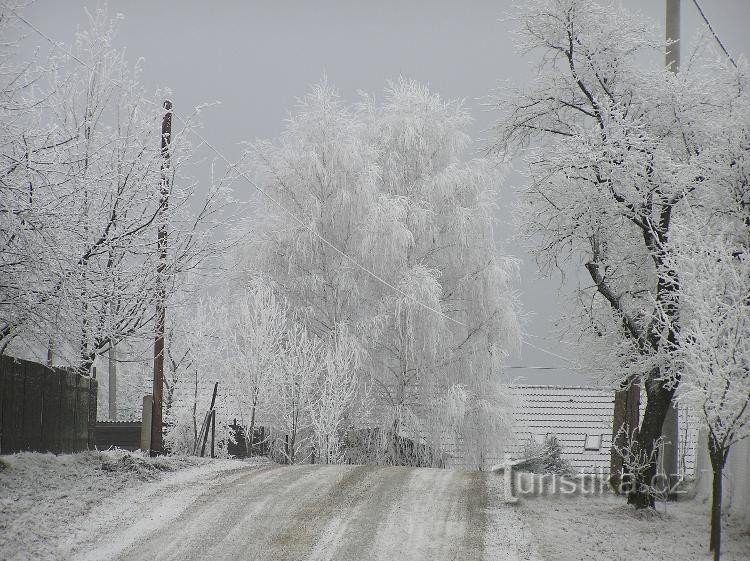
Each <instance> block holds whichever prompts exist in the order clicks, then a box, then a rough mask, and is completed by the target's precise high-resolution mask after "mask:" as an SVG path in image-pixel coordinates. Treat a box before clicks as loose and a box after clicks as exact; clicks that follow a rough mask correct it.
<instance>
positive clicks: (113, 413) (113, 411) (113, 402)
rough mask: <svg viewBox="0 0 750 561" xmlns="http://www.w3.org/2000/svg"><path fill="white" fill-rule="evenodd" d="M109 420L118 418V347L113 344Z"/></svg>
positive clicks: (110, 360)
mask: <svg viewBox="0 0 750 561" xmlns="http://www.w3.org/2000/svg"><path fill="white" fill-rule="evenodd" d="M108 366H109V386H108V388H109V390H108V397H109V420H110V421H116V420H117V349H116V348H115V345H114V344H112V345H110V347H109V364H108Z"/></svg>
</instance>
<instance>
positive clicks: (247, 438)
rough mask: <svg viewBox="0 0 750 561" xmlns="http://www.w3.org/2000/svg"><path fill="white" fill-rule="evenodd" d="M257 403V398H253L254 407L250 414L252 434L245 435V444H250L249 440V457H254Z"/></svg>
mask: <svg viewBox="0 0 750 561" xmlns="http://www.w3.org/2000/svg"><path fill="white" fill-rule="evenodd" d="M256 404H257V398H256V399H255V400H253V409H252V413H251V414H250V435H249V436H248V435H245V446H248V442H249V446H250V448H249V450H248V454H247V456H248V458H252V457H253V445H254V444H255V407H256Z"/></svg>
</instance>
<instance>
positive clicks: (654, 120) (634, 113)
mask: <svg viewBox="0 0 750 561" xmlns="http://www.w3.org/2000/svg"><path fill="white" fill-rule="evenodd" d="M517 20H518V31H517V35H516V39H517V44H518V47H519V49H520V50H521V51H523V52H533V53H538V55H539V59H538V60H539V61H540V62H539V68H538V75H537V77H536V78H535V80H534V81H533V83H532V84H531V85H530V86H529V87H528V88H526V89H524V90H509V91H507V92H504V94H503V95H502V96H501V97H500V98H499V100H498V107H499V109H500V110H501V111H503V112H504V116H503V119H502V120H501V121H500V122H499V124H498V125H497V128H496V143H495V145H494V146H493V149H494V150H495V151H496V152H497V153H498V154H500V155H501V156H503V157H510V156H512V155H513V154H515V153H517V151H518V150H519V149H527V151H526V160H527V163H528V167H529V183H528V186H527V187H526V188H525V189H524V190H523V192H522V193H521V195H520V197H521V203H520V214H519V218H520V220H519V222H520V223H521V224H523V225H524V226H523V227H524V230H525V232H524V233H525V234H526V235H527V236H528V239H529V241H530V242H531V244H532V245H533V246H534V247H535V248H536V251H537V256H538V259H539V260H540V262H541V263H542V264H543V265H547V266H548V267H553V266H555V264H556V263H558V262H562V261H573V262H580V263H582V264H583V265H584V267H585V271H586V274H587V276H588V278H589V279H590V286H588V287H585V288H583V289H582V290H581V291H580V293H579V302H578V306H577V310H576V312H575V314H576V316H577V318H576V319H577V321H576V323H577V326H578V327H579V328H580V331H579V334H580V336H581V338H582V339H585V340H586V341H587V344H586V345H585V346H586V347H588V348H590V349H594V353H593V355H594V356H595V361H596V364H597V366H598V367H599V368H597V369H596V370H597V371H599V372H602V373H603V376H605V377H606V378H607V381H608V382H610V383H612V384H613V385H614V386H615V387H619V386H620V384H623V383H624V384H631V383H641V384H642V385H643V387H644V388H645V390H646V394H647V399H648V401H647V405H646V409H645V412H644V415H643V420H642V423H641V426H640V430H639V432H638V436H637V439H638V442H637V445H638V447H639V448H640V450H641V452H642V453H643V455H644V457H653V455H652V454H651V451H652V449H653V446H654V442H655V441H656V440H657V439H658V437H659V436H660V434H661V428H662V423H663V420H664V417H665V415H666V412H667V408H668V407H669V404H670V403H671V401H672V398H673V395H674V392H675V388H676V386H677V385H678V383H679V378H675V377H674V376H673V370H672V368H671V365H672V364H673V362H674V356H673V353H674V352H675V350H676V349H677V347H679V345H680V327H681V325H680V304H679V301H680V294H679V290H680V283H681V279H680V272H679V270H677V268H676V267H677V266H676V264H675V262H674V260H673V259H672V258H671V253H672V249H671V246H670V242H671V239H672V235H673V227H674V225H675V223H677V222H679V220H680V216H681V214H682V213H683V212H684V211H685V208H686V207H688V206H690V205H691V204H693V202H694V201H696V200H699V199H700V197H702V196H703V193H705V192H707V191H710V190H711V189H712V182H711V177H712V176H711V175H706V165H707V163H708V161H709V160H710V158H708V157H706V155H707V154H714V155H716V154H717V152H715V151H714V150H713V148H712V146H713V145H714V144H715V143H716V141H717V140H718V139H719V138H721V135H722V134H723V133H722V132H721V129H719V128H717V127H716V123H731V122H733V121H735V122H736V121H742V120H744V119H746V117H745V116H744V115H743V109H742V104H738V103H737V101H738V94H737V92H738V84H739V83H741V82H742V80H743V79H741V78H740V79H739V82H738V73H737V71H736V70H735V69H734V68H733V67H731V66H730V65H729V63H728V61H727V60H726V59H725V58H721V57H718V56H714V55H713V54H712V53H710V52H706V46H705V45H704V44H701V45H700V49H699V50H698V51H697V52H696V53H693V56H692V57H691V59H690V60H689V62H688V63H687V64H686V65H685V66H684V67H683V68H681V69H680V72H679V73H678V74H676V75H675V74H673V73H672V72H670V71H668V70H666V69H664V68H662V65H661V64H660V62H659V63H657V64H655V65H654V66H653V67H652V68H649V67H648V61H649V60H652V61H661V60H663V52H664V51H663V49H664V43H663V40H662V39H661V38H660V36H659V35H658V34H657V33H655V32H654V29H652V27H651V26H650V25H648V24H647V23H645V22H643V21H642V20H640V19H639V18H638V17H635V16H633V15H632V14H630V13H628V12H627V11H625V10H624V9H621V8H617V7H615V6H610V5H607V6H606V7H603V6H600V5H598V4H596V3H594V2H592V1H590V0H549V1H532V2H527V3H524V4H523V6H522V7H520V8H519V13H518V15H517ZM733 127H734V125H730V130H731V128H733ZM717 135H718V136H717ZM745 146H746V145H745ZM745 150H746V148H745ZM730 160H731V158H730V159H727V158H724V157H721V158H719V159H717V160H715V161H714V163H713V165H714V167H715V168H722V169H723V170H724V171H726V170H727V169H728V167H727V166H731V165H732V164H731V162H730ZM722 173H723V171H722ZM712 174H715V170H714V171H712ZM594 356H592V359H593V358H594ZM608 367H609V368H608ZM611 373H614V376H612V374H611ZM655 468H656V465H655V462H651V465H650V468H649V469H648V470H645V471H644V473H643V478H642V479H643V480H642V481H637V482H636V484H637V485H636V486H635V488H634V491H633V492H632V493H630V496H629V501H630V502H632V503H634V504H636V505H637V506H649V505H653V497H649V496H648V493H641V492H639V491H638V487H639V485H638V484H642V485H640V486H641V487H642V488H647V487H648V481H647V480H650V479H651V478H652V477H653V475H654V474H655Z"/></svg>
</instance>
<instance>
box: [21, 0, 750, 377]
mask: <svg viewBox="0 0 750 561" xmlns="http://www.w3.org/2000/svg"><path fill="white" fill-rule="evenodd" d="M621 3H622V4H623V5H624V6H626V7H627V8H629V9H634V10H639V11H641V12H643V13H644V14H645V15H647V16H648V17H651V18H653V19H654V20H655V21H657V23H659V24H660V25H662V26H663V20H664V5H665V0H651V1H648V0H622V2H621ZM511 4H512V2H511V1H510V0H494V1H491V0H486V1H478V0H477V1H470V0H454V1H443V0H420V1H413V2H407V1H398V0H371V1H369V2H364V1H351V0H350V1H343V0H342V1H332V0H318V1H316V2H302V1H297V2H291V1H282V0H275V1H260V0H256V1H245V2H240V1H236V2H220V1H209V0H204V1H195V0H192V1H190V0H169V1H157V0H150V1H146V0H143V1H129V2H127V1H115V0H111V1H110V2H109V11H110V12H111V13H112V14H113V15H114V14H115V13H118V12H121V13H123V14H124V15H125V20H124V21H123V22H122V24H121V26H120V31H119V38H118V43H119V44H120V45H122V46H124V47H127V51H128V58H129V60H130V61H131V62H132V61H135V60H136V59H137V58H141V57H142V58H144V59H145V61H144V65H143V71H144V72H143V82H144V84H145V86H146V89H147V90H149V91H153V90H155V89H156V88H158V87H162V86H166V87H169V88H170V89H171V90H172V91H173V92H174V95H173V100H174V102H175V108H176V110H178V111H184V112H189V110H190V108H192V107H193V106H195V105H197V104H200V103H205V102H210V101H216V100H219V101H221V102H222V104H221V105H220V106H219V107H215V108H212V109H210V110H208V111H206V112H204V113H203V115H202V121H203V123H204V125H205V127H204V130H203V134H204V135H205V136H206V138H207V139H208V140H209V141H210V142H212V143H213V144H214V145H215V146H216V147H217V148H218V149H219V150H220V151H221V152H223V153H224V154H225V155H226V156H227V157H228V158H229V159H230V160H235V159H237V158H238V157H239V156H240V154H241V147H240V145H239V143H240V142H241V141H243V140H253V139H255V138H271V137H276V136H278V134H279V133H280V132H281V129H282V127H283V121H284V119H285V118H286V116H287V112H288V111H289V109H291V108H292V107H293V105H294V103H295V98H296V97H299V96H301V95H303V94H304V93H305V92H306V90H307V88H308V86H309V85H310V84H313V83H315V82H317V81H318V80H320V78H321V77H322V76H323V75H324V74H327V75H328V77H329V80H330V82H331V83H333V84H335V85H336V86H337V87H338V88H339V90H340V91H341V93H342V94H343V96H344V97H345V98H346V99H349V100H355V99H356V95H357V91H358V90H364V91H366V92H368V93H375V94H376V95H377V94H378V93H379V92H380V91H382V89H383V87H384V86H385V84H386V81H387V80H388V79H393V78H396V77H398V76H399V75H400V74H403V75H404V76H408V77H411V78H415V79H417V80H420V81H422V82H425V83H428V84H429V85H430V86H431V88H432V89H433V90H434V91H436V92H438V93H440V94H441V95H442V96H443V97H445V98H461V99H465V101H466V105H467V107H468V108H469V109H470V110H471V112H472V115H473V116H474V118H475V122H474V124H473V126H472V130H471V131H470V132H471V134H472V136H473V137H474V138H475V139H479V138H480V137H481V136H482V131H483V130H485V129H486V128H487V127H489V126H490V125H491V124H492V122H493V120H494V119H495V118H496V115H495V114H493V113H491V112H487V111H485V110H483V108H482V106H481V102H480V99H481V98H482V97H484V96H487V95H488V94H489V93H490V92H491V90H492V89H493V88H494V87H496V86H497V84H498V82H499V81H501V80H508V81H510V82H511V83H515V84H519V85H521V84H523V83H524V82H526V81H527V80H528V78H529V76H530V75H531V68H530V61H528V60H523V59H521V58H519V57H518V56H517V55H515V53H514V52H513V46H512V42H511V38H510V35H509V27H508V24H507V23H505V22H502V21H500V20H501V18H502V17H503V15H504V14H506V13H507V12H508V11H509V10H510V9H511ZM701 5H702V7H703V9H704V11H705V12H706V15H707V17H708V18H709V19H710V20H711V23H712V25H713V27H714V29H715V30H716V32H717V33H718V34H719V36H720V37H721V38H722V40H723V41H724V43H725V45H726V47H727V48H728V49H729V51H730V52H731V53H733V54H738V53H743V54H745V55H747V54H748V53H749V52H750V34H748V25H750V1H748V0H701ZM85 6H88V7H89V8H90V9H94V8H95V7H96V6H97V2H96V1H80V0H75V1H60V0H37V1H36V2H35V3H34V4H32V5H31V6H30V7H29V8H28V9H27V10H26V11H25V12H24V13H25V16H26V17H27V18H28V19H29V21H31V22H32V23H33V24H34V25H35V26H37V27H38V28H39V29H40V30H41V31H42V32H44V33H45V34H47V35H48V36H50V37H51V38H53V39H54V40H55V41H62V42H64V43H66V44H70V43H71V41H72V39H73V34H74V32H75V30H76V27H77V26H79V25H82V24H84V23H85V13H84V11H83V8H84V7H85ZM699 24H700V21H699V15H698V13H697V10H696V9H695V7H694V5H693V1H692V0H683V1H682V34H683V41H684V42H685V43H687V42H688V41H689V40H690V39H692V38H694V37H695V35H696V34H697V32H698V29H699ZM33 45H40V46H42V47H43V48H46V47H45V46H44V44H43V40H42V39H41V38H39V37H38V36H31V35H30V36H29V37H28V39H27V41H26V45H25V47H27V48H28V49H30V48H31V47H32V46H33ZM688 48H689V47H688V45H687V44H685V46H684V47H683V49H684V50H683V52H687V49H688ZM24 50H26V49H24ZM683 56H684V55H683ZM476 147H477V148H481V143H477V146H476ZM206 167H208V166H206ZM204 173H205V175H199V179H204V180H205V179H206V178H207V177H208V173H207V172H204ZM520 180H521V179H520V177H519V176H517V175H512V176H510V177H509V181H508V183H509V185H506V189H505V194H504V195H502V196H501V199H500V205H501V207H502V206H504V203H503V201H507V200H508V199H509V195H508V188H509V187H510V186H511V185H512V184H513V183H517V182H518V181H520ZM235 189H236V192H237V196H238V197H240V198H242V199H250V198H251V197H254V196H255V194H254V193H252V187H251V186H249V185H247V184H241V183H238V184H236V186H235ZM500 215H501V217H507V213H506V212H504V211H503V209H502V208H501V211H500ZM511 234H512V233H511V232H510V229H509V228H504V229H502V228H501V229H500V235H501V236H502V238H503V239H505V238H508V237H509V236H510V235H511ZM505 250H506V251H508V252H510V253H512V254H514V255H516V256H518V257H519V258H520V259H522V261H523V266H522V271H521V273H522V283H521V286H520V287H519V289H520V290H521V296H522V301H523V305H524V308H525V311H526V312H528V313H530V314H531V317H530V318H529V323H528V325H527V326H526V331H527V332H528V333H529V334H531V335H533V337H529V342H530V343H532V344H534V345H536V346H539V347H544V348H546V349H550V350H552V351H554V352H556V353H559V354H562V355H571V354H572V350H571V349H569V348H567V347H566V346H565V345H564V344H561V343H557V342H556V341H555V339H556V337H555V335H554V329H553V327H552V322H553V321H555V320H556V319H557V318H558V317H559V316H560V314H561V313H562V308H561V305H560V300H561V299H562V298H564V297H565V295H566V294H567V293H568V292H569V290H570V284H571V283H568V285H563V286H562V288H561V284H560V280H559V279H555V280H540V279H537V278H536V276H537V273H536V267H535V265H534V263H533V262H532V261H531V259H530V258H529V257H528V255H527V254H526V253H525V252H524V251H523V249H522V248H518V247H515V246H514V244H513V242H512V241H511V240H507V241H506V242H505ZM574 276H575V275H573V277H574ZM573 282H574V281H573ZM510 363H511V364H515V365H533V366H556V367H557V366H564V363H563V362H562V361H561V360H559V359H556V358H554V357H552V356H549V355H547V354H545V353H542V352H541V351H539V350H536V349H534V348H532V347H530V346H528V345H525V346H524V348H523V349H522V352H521V353H520V355H517V356H513V357H512V360H511V361H510ZM510 373H511V374H512V375H518V376H524V377H525V379H526V381H527V382H531V383H586V381H587V380H586V378H585V377H584V375H582V374H580V373H573V372H570V371H568V370H565V369H562V370H559V371H544V370H541V371H540V370H523V369H514V370H511V371H510Z"/></svg>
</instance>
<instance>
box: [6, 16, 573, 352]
mask: <svg viewBox="0 0 750 561" xmlns="http://www.w3.org/2000/svg"><path fill="white" fill-rule="evenodd" d="M2 5H3V6H4V7H5V8H6V9H7V10H8V11H10V13H12V14H13V15H14V16H15V17H16V18H18V19H19V20H20V21H21V22H23V23H24V24H25V25H26V26H28V27H29V28H30V29H31V30H33V31H34V32H35V33H36V34H38V35H39V36H40V37H42V38H44V39H45V40H46V41H47V42H48V43H49V44H50V45H52V47H53V48H55V49H57V50H59V51H60V52H62V53H63V54H65V55H67V56H69V57H70V58H72V59H73V60H75V61H76V62H78V63H79V64H80V65H82V66H83V67H85V68H88V69H89V70H90V71H91V72H93V73H95V74H97V75H99V76H100V77H101V78H104V79H106V80H108V81H109V82H110V83H112V84H114V85H115V86H117V87H118V88H120V89H124V85H123V84H122V83H121V82H119V81H118V80H115V79H114V78H111V77H109V76H102V74H101V72H100V71H99V70H96V69H95V68H92V67H91V65H89V64H88V63H86V62H84V61H83V60H81V59H80V58H78V57H77V56H76V55H74V54H73V53H72V52H70V51H69V50H68V49H65V48H64V47H63V46H62V45H61V44H59V43H57V42H56V41H54V40H53V39H52V38H50V37H49V36H48V35H46V34H45V33H44V32H43V31H41V30H40V29H38V28H37V27H36V26H35V25H34V24H32V23H31V22H30V21H28V20H27V19H26V18H24V17H23V16H22V15H20V14H19V13H18V12H16V11H15V10H14V9H13V8H11V7H9V6H8V5H7V4H4V3H3V4H2ZM138 97H139V99H141V100H142V101H144V102H146V103H148V104H150V105H152V106H154V107H158V108H161V104H159V103H156V102H154V101H151V100H150V99H148V98H146V97H144V96H138ZM171 111H172V114H173V115H174V116H175V117H176V118H177V119H178V120H179V121H180V122H181V123H182V124H183V125H185V126H187V125H188V123H187V121H186V120H185V119H183V118H182V117H180V115H179V113H177V112H176V111H175V110H174V108H172V110H171ZM191 132H192V133H193V134H195V135H196V137H198V138H199V139H200V140H201V141H202V142H203V143H204V144H205V145H206V146H207V147H208V148H209V149H210V150H211V151H212V152H213V153H214V154H216V156H218V157H219V158H220V159H221V160H222V161H224V162H225V163H226V164H227V165H229V166H230V167H232V166H233V165H234V164H233V163H232V162H231V161H230V160H229V159H228V158H227V157H226V156H225V155H224V154H223V153H222V152H220V151H219V150H218V149H217V148H216V147H215V146H214V145H213V144H212V143H211V142H209V141H208V139H207V138H205V137H204V136H203V135H202V134H200V133H199V132H198V131H196V130H194V129H193V130H192V131H191ZM239 176H240V177H242V178H243V179H245V180H246V181H247V182H248V183H249V184H250V185H251V186H252V187H253V188H254V189H256V190H257V191H258V192H259V193H261V194H262V195H263V196H264V197H266V198H267V199H268V200H269V201H271V202H272V203H273V204H275V205H276V206H277V207H279V208H280V209H281V210H282V211H283V212H285V213H286V214H288V215H289V216H290V217H291V218H292V219H293V220H294V221H295V222H297V223H298V224H299V225H300V226H302V227H303V228H304V229H306V230H308V231H309V232H310V233H311V234H312V235H313V236H315V237H316V238H317V239H318V240H320V241H321V242H322V243H323V244H324V245H326V246H327V247H329V248H331V249H332V250H333V251H334V252H335V253H337V254H339V255H340V256H341V257H343V258H344V259H345V260H347V261H348V262H350V263H351V264H352V265H354V266H355V267H356V268H357V269H359V270H361V271H363V272H364V273H366V274H367V275H369V276H370V277H372V278H373V279H375V280H376V281H378V282H380V283H381V284H382V285H384V286H386V287H388V288H390V289H391V290H393V291H394V292H396V293H398V294H400V295H401V296H403V297H404V298H406V299H408V300H411V301H412V302H414V303H415V304H417V305H418V306H420V307H422V308H424V309H426V310H428V311H431V312H433V313H435V314H437V315H439V316H441V317H443V318H445V319H447V320H449V321H451V322H453V323H455V324H457V325H460V326H462V327H467V328H468V326H467V325H466V324H465V323H463V322H461V321H459V320H457V319H454V318H452V317H450V316H448V315H447V314H445V313H444V312H442V311H440V310H437V309H435V308H433V307H432V306H429V305H428V304H425V303H424V302H422V301H421V300H418V299H417V298H414V297H413V296H411V295H409V294H406V293H405V292H404V291H403V290H401V289H400V288H398V287H397V286H395V285H393V284H391V283H390V282H388V281H387V280H385V279H383V278H382V277H381V276H380V275H378V274H377V273H375V272H373V271H371V270H370V269H368V268H367V267H365V266H364V265H362V264H361V263H359V262H358V261H357V260H356V259H354V258H353V257H351V256H350V255H348V254H346V253H344V252H343V251H342V250H340V249H339V248H338V247H336V246H335V245H334V244H333V243H332V242H330V241H329V240H328V239H326V238H325V237H324V236H323V235H322V234H320V233H319V232H317V231H315V229H313V228H312V226H308V225H306V224H305V222H304V221H303V220H302V219H301V218H300V217H298V216H297V215H296V214H295V213H294V212H293V211H291V210H289V209H288V208H286V207H285V206H284V205H283V204H282V203H281V202H279V201H278V200H276V199H275V198H274V197H273V196H272V195H270V194H269V193H267V192H266V191H265V190H264V189H262V188H261V187H260V186H258V185H257V184H256V183H255V181H253V180H252V179H251V178H250V177H248V176H247V174H246V173H245V172H243V171H241V170H239ZM522 342H523V343H524V344H526V345H528V346H529V347H531V348H533V349H536V350H538V351H540V352H543V353H545V354H548V355H550V356H552V357H555V358H558V359H561V360H564V361H565V362H568V363H570V364H575V362H574V361H573V360H571V359H569V358H567V357H564V356H562V355H560V354H557V353H554V352H552V351H549V350H547V349H544V348H542V347H539V346H537V345H534V344H533V343H531V342H529V341H528V340H526V339H522Z"/></svg>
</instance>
